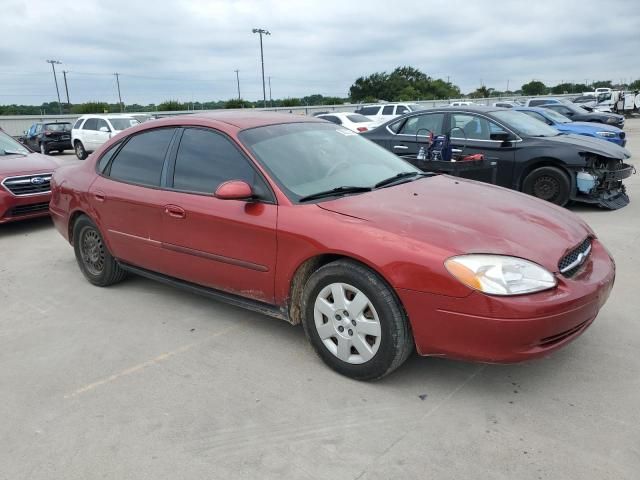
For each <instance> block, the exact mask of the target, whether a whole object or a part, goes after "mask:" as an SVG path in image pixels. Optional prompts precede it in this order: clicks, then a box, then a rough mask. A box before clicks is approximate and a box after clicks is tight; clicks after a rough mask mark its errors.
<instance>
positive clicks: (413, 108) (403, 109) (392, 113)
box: [355, 103, 424, 123]
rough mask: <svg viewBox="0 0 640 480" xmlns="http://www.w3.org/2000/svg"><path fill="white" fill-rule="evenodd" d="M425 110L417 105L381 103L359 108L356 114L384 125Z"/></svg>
mask: <svg viewBox="0 0 640 480" xmlns="http://www.w3.org/2000/svg"><path fill="white" fill-rule="evenodd" d="M419 110H424V107H422V106H421V105H418V104H417V103H380V104H377V105H367V106H365V107H360V108H358V109H357V110H356V111H355V113H359V114H360V115H364V116H365V117H369V119H370V120H372V121H374V122H377V123H382V122H386V121H387V120H391V119H392V118H396V117H399V116H400V115H404V114H405V113H409V112H417V111H419Z"/></svg>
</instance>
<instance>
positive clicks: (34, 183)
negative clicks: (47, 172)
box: [31, 177, 46, 185]
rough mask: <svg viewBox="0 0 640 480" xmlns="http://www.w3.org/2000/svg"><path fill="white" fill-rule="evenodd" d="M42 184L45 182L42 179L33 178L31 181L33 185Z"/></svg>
mask: <svg viewBox="0 0 640 480" xmlns="http://www.w3.org/2000/svg"><path fill="white" fill-rule="evenodd" d="M44 182H46V180H45V179H44V178H42V177H33V178H32V179H31V183H32V184H33V185H42V184H43V183H44Z"/></svg>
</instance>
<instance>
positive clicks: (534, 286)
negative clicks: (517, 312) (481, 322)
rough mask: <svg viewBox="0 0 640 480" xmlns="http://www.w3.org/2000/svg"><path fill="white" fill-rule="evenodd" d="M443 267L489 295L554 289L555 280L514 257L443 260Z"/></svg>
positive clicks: (452, 258) (463, 256)
mask: <svg viewBox="0 0 640 480" xmlns="http://www.w3.org/2000/svg"><path fill="white" fill-rule="evenodd" d="M444 265H445V267H446V269H447V270H448V271H449V273H450V274H451V275H453V276H454V277H455V278H457V279H458V280H459V281H460V282H462V283H464V284H465V285H466V286H468V287H470V288H473V289H474V290H480V291H481V292H483V293H487V294H489V295H522V294H524V293H533V292H540V291H542V290H548V289H549V288H553V287H555V286H556V285H557V282H556V279H555V277H554V276H553V274H551V273H550V272H549V271H548V270H546V269H544V268H542V267H541V266H540V265H538V264H535V263H533V262H530V261H528V260H524V259H522V258H517V257H507V256H504V255H485V254H469V255H459V256H457V257H451V258H449V259H447V260H446V261H445V262H444Z"/></svg>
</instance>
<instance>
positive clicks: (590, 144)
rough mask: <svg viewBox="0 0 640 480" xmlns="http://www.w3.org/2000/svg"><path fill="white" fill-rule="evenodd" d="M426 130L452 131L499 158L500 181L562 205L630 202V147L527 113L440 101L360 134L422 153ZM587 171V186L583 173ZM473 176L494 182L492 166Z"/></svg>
mask: <svg viewBox="0 0 640 480" xmlns="http://www.w3.org/2000/svg"><path fill="white" fill-rule="evenodd" d="M427 132H433V134H434V135H442V134H450V135H451V145H452V147H453V149H455V150H457V151H458V152H462V153H464V154H465V155H467V154H468V155H471V154H476V153H479V154H483V155H484V156H485V157H486V159H487V160H489V161H495V162H497V164H498V165H497V184H498V185H500V186H503V187H507V188H512V189H514V190H519V191H522V192H525V193H528V194H530V195H533V196H535V197H538V198H541V199H543V200H547V201H549V202H552V203H555V204H557V205H566V204H567V202H568V201H569V200H576V201H581V202H588V203H594V204H598V205H600V206H602V207H606V208H620V207H622V206H625V205H627V204H628V203H629V197H628V196H627V194H626V192H625V188H624V186H623V184H622V180H623V179H624V178H627V177H628V176H629V175H631V173H632V172H633V167H631V166H629V165H627V164H626V163H625V161H626V160H627V159H628V158H629V157H630V156H631V154H630V153H629V151H627V150H626V149H624V148H622V147H619V146H618V145H614V144H612V143H610V142H602V141H600V140H596V139H592V138H587V137H583V136H578V135H561V134H560V132H558V130H556V129H554V128H551V127H549V126H547V125H544V124H543V123H541V122H539V121H537V120H534V119H533V118H531V117H529V116H528V115H525V114H524V113H522V112H517V111H514V110H506V109H502V108H491V107H464V108H462V107H461V108H456V109H452V108H442V109H433V110H426V111H422V112H417V113H412V114H409V115H405V116H404V117H402V118H399V119H397V120H394V121H391V122H387V123H385V124H383V125H380V126H379V127H377V128H375V129H374V130H371V131H369V132H365V133H363V134H362V135H363V136H364V137H366V138H369V139H370V140H373V141H374V142H376V143H378V144H379V145H381V146H383V147H384V148H386V149H387V150H390V151H392V152H394V153H397V154H399V155H413V156H414V157H415V156H416V155H417V153H418V151H419V149H420V147H422V146H425V145H426V141H427ZM580 172H584V173H585V174H588V175H590V176H591V177H592V178H591V181H590V182H589V183H588V185H586V186H585V184H583V183H582V182H580V183H579V182H578V173H580ZM469 175H473V176H472V177H470V178H473V179H475V180H481V181H487V182H488V181H491V173H490V170H485V171H484V172H481V173H479V174H477V173H470V174H469Z"/></svg>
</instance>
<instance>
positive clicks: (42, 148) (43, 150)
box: [40, 142, 49, 155]
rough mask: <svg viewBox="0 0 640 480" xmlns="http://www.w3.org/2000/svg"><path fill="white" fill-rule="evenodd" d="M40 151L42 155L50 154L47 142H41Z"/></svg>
mask: <svg viewBox="0 0 640 480" xmlns="http://www.w3.org/2000/svg"><path fill="white" fill-rule="evenodd" d="M40 153H41V154H42V155H49V149H48V148H47V144H46V143H44V142H40Z"/></svg>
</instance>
